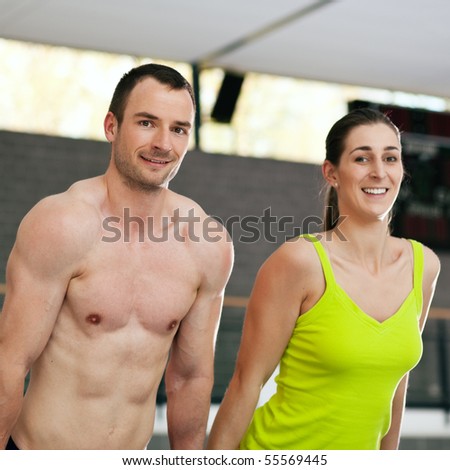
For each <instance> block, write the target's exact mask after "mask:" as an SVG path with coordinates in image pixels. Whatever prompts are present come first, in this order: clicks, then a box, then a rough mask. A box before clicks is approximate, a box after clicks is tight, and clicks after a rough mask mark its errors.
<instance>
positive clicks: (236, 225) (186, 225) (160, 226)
mask: <svg viewBox="0 0 450 470" xmlns="http://www.w3.org/2000/svg"><path fill="white" fill-rule="evenodd" d="M344 219H345V216H341V217H340V218H339V222H338V224H337V227H335V229H334V232H335V234H337V236H338V237H339V238H340V239H341V240H345V238H344V236H343V234H342V232H340V230H339V226H340V225H341V224H342V222H343V221H344ZM102 228H103V231H104V234H103V237H102V241H103V242H107V243H115V242H118V241H122V242H125V243H130V242H131V241H132V240H133V241H138V242H140V243H144V242H145V241H151V242H167V241H169V240H175V241H179V242H185V241H188V240H189V241H191V242H200V241H207V242H218V241H220V240H222V239H223V228H225V229H226V231H227V232H228V234H229V236H230V238H231V239H232V240H233V241H237V242H240V243H256V242H259V241H261V240H263V241H266V242H268V243H275V244H280V243H282V242H284V241H286V240H289V239H291V238H295V237H298V236H299V235H301V234H305V233H318V232H321V231H322V230H323V220H322V219H321V218H320V217H318V216H317V215H309V216H307V217H305V218H303V219H301V220H300V219H296V218H295V217H293V216H281V217H280V216H276V215H273V214H272V209H271V208H270V207H268V208H266V209H264V211H263V213H262V215H259V216H258V215H245V216H242V215H232V216H231V217H228V218H227V219H222V218H220V217H218V216H208V217H205V218H201V217H200V216H198V215H195V212H194V209H190V210H189V211H188V213H187V215H182V214H181V213H180V210H179V209H176V210H175V211H174V213H173V215H171V216H163V217H161V218H158V219H155V218H154V217H153V216H148V217H146V218H142V217H139V216H135V215H132V214H131V211H130V209H129V208H124V210H123V214H122V217H119V216H110V217H106V218H105V219H103V222H102ZM322 236H325V237H327V236H330V234H329V233H328V232H325V233H324V234H323V235H322ZM318 238H320V235H319V236H318Z"/></svg>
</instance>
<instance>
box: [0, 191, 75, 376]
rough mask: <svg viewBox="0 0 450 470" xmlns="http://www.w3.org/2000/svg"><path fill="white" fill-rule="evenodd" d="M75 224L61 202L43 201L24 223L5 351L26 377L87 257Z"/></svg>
mask: <svg viewBox="0 0 450 470" xmlns="http://www.w3.org/2000/svg"><path fill="white" fill-rule="evenodd" d="M74 219H76V217H75V218H74V217H73V214H70V213H69V214H68V210H67V207H66V206H65V204H61V202H60V201H59V200H58V198H56V200H55V199H53V198H49V199H47V200H43V201H41V202H40V203H39V204H38V205H37V206H35V207H34V208H33V209H32V210H31V211H30V212H29V213H28V214H27V216H26V217H25V218H24V219H23V221H22V223H21V225H20V227H19V230H18V233H17V238H16V242H15V244H14V247H13V250H12V251H11V254H10V257H9V260H8V264H7V270H6V296H5V302H4V306H3V312H2V314H1V316H0V346H1V347H2V353H3V354H5V355H7V354H10V356H9V357H14V362H15V363H16V364H20V365H21V366H23V367H24V370H25V371H26V370H27V369H28V368H29V367H30V366H31V363H32V362H33V361H34V360H35V359H36V358H37V357H38V356H39V354H40V353H41V352H42V350H43V348H44V347H45V345H46V343H47V341H48V339H49V337H50V334H51V332H52V330H53V326H54V324H55V321H56V318H57V316H58V313H59V311H60V308H61V305H62V302H63V300H64V297H65V293H66V289H67V285H68V283H69V281H70V279H71V277H72V276H73V275H74V272H75V270H76V266H77V264H78V260H79V257H80V256H81V252H80V248H81V247H82V245H83V244H82V243H80V242H79V240H78V234H79V233H80V232H79V224H78V227H77V228H76V229H75V227H76V226H77V224H75V222H76V221H75V220H74Z"/></svg>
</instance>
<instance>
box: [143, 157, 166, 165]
mask: <svg viewBox="0 0 450 470" xmlns="http://www.w3.org/2000/svg"><path fill="white" fill-rule="evenodd" d="M142 158H143V159H144V160H147V161H148V162H151V163H159V164H164V163H167V162H166V161H164V160H156V159H155V158H145V157H142Z"/></svg>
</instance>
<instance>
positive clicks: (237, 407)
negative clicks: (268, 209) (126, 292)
mask: <svg viewBox="0 0 450 470" xmlns="http://www.w3.org/2000/svg"><path fill="white" fill-rule="evenodd" d="M305 243H307V242H305V241H304V240H299V241H298V242H294V243H290V242H288V243H285V244H284V245H282V246H281V247H280V248H279V249H278V250H277V251H275V252H274V253H273V254H272V256H270V257H269V258H268V259H267V261H266V262H265V263H264V264H263V265H262V267H261V269H260V270H259V272H258V274H257V276H256V280H255V284H254V287H253V291H252V294H251V296H250V301H249V304H248V308H247V312H246V317H245V321H244V326H243V332H242V339H241V344H240V348H239V353H238V357H237V362H236V368H235V371H234V374H233V377H232V379H231V381H230V384H229V387H228V389H227V391H226V393H225V396H224V399H223V401H222V404H221V406H220V408H219V411H218V413H217V416H216V418H215V421H214V424H213V427H212V429H211V433H210V437H209V440H208V446H207V448H208V449H238V448H239V443H240V441H241V440H242V437H243V436H244V433H245V431H246V430H247V428H248V426H249V424H250V421H251V419H252V416H253V413H254V410H255V408H256V406H257V403H258V399H259V395H260V392H261V389H262V387H263V386H264V384H265V383H266V381H267V380H268V379H269V378H270V377H271V375H272V373H273V371H274V370H275V368H276V366H277V365H278V363H279V361H280V358H281V356H282V354H283V352H284V350H285V348H286V346H287V344H288V342H289V339H290V337H291V335H292V331H293V329H294V327H295V323H296V321H297V318H298V316H299V313H300V310H301V305H302V302H303V299H304V297H305V291H306V289H305V288H304V287H302V284H303V283H302V281H303V279H304V277H305V272H306V271H307V269H305V266H307V265H308V263H307V262H306V261H305V262H304V263H302V258H306V256H305V254H304V253H309V251H308V250H306V249H305V248H306V246H305V247H303V246H300V245H301V244H303V245H304V244H305ZM308 248H309V249H311V248H312V247H308Z"/></svg>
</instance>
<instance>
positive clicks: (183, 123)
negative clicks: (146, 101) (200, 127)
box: [135, 111, 192, 128]
mask: <svg viewBox="0 0 450 470" xmlns="http://www.w3.org/2000/svg"><path fill="white" fill-rule="evenodd" d="M135 116H136V117H143V118H146V119H150V120H152V121H160V120H161V119H160V118H159V117H158V116H155V115H154V114H151V113H147V112H145V111H140V112H138V113H136V114H135ZM175 124H176V125H177V126H180V127H188V128H191V127H192V124H191V122H189V121H175Z"/></svg>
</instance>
